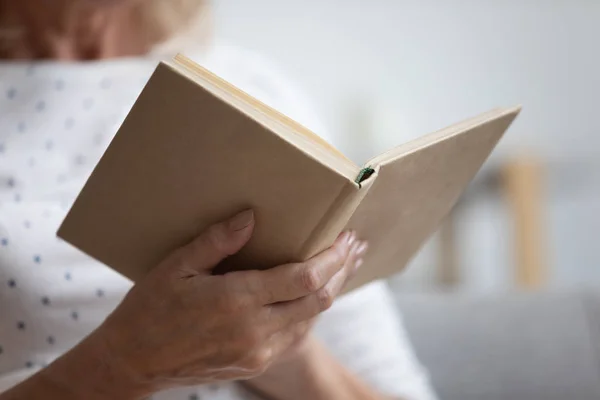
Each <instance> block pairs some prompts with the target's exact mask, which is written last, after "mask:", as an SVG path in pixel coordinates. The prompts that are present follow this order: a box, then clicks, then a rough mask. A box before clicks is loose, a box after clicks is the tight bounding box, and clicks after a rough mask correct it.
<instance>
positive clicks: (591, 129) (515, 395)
mask: <svg viewBox="0 0 600 400" xmlns="http://www.w3.org/2000/svg"><path fill="white" fill-rule="evenodd" d="M215 11H216V32H217V38H218V39H222V40H226V41H228V42H231V43H233V44H237V45H240V46H243V47H247V48H250V49H254V50H256V51H257V52H259V53H262V54H263V55H265V56H266V57H268V58H270V59H271V60H272V61H274V62H275V63H276V64H278V65H279V66H280V67H281V68H282V69H283V70H284V71H285V72H286V73H287V74H288V75H289V76H290V77H291V78H292V79H294V80H295V81H296V82H297V83H299V84H300V85H301V86H302V88H303V89H304V90H305V91H306V92H307V93H308V94H309V95H310V97H312V99H313V100H314V101H315V104H316V107H317V110H318V111H319V112H320V115H321V117H322V118H323V120H324V122H325V124H326V126H327V128H328V129H330V130H331V132H333V133H334V136H336V137H338V138H340V140H339V141H338V143H339V147H340V148H341V150H343V151H344V152H345V153H346V154H347V155H349V156H351V157H352V158H353V159H354V160H356V161H357V162H359V163H362V162H364V161H366V160H368V159H369V158H370V157H371V156H373V155H376V154H378V153H379V152H381V151H383V150H386V149H388V148H390V147H392V146H395V145H398V144H401V143H403V142H405V141H408V140H410V139H413V138H415V137H417V136H420V135H422V134H424V133H428V132H430V131H434V130H437V129H441V128H444V127H446V126H447V125H450V124H452V123H455V122H458V121H461V120H463V119H465V118H467V117H470V116H473V115H476V114H478V113H480V112H483V111H486V110H488V109H490V108H493V107H496V106H510V105H515V104H522V105H523V111H522V113H521V115H520V116H519V118H518V119H517V120H516V122H515V123H514V124H513V126H512V127H511V129H510V130H509V131H508V133H507V135H506V136H505V138H504V139H503V140H502V141H501V144H500V145H499V147H498V148H497V150H496V151H495V153H494V154H493V156H492V157H491V159H490V160H489V161H488V162H487V163H486V165H485V166H484V168H483V169H482V171H481V173H479V175H478V176H477V177H476V179H475V180H474V182H473V183H472V184H471V185H470V187H469V188H468V190H467V192H466V193H465V195H464V196H463V197H462V199H461V200H460V202H459V204H458V205H457V207H456V208H455V210H454V212H453V213H452V214H451V215H450V216H449V217H448V218H447V219H446V221H445V222H444V224H443V226H442V227H441V228H440V230H439V232H438V233H437V234H436V235H435V236H434V237H433V238H432V239H431V240H430V241H429V242H428V243H427V244H426V246H425V247H424V248H423V250H422V251H421V252H420V253H419V254H418V255H417V257H416V258H415V259H414V261H413V262H412V264H411V265H410V266H409V267H408V269H407V270H406V271H405V272H403V273H401V274H399V275H398V276H396V277H394V278H393V279H391V281H390V285H391V286H392V288H393V289H394V293H395V296H396V299H397V302H398V305H399V309H400V310H401V312H402V315H403V318H404V323H405V325H406V329H407V331H408V333H409V336H410V339H411V341H412V343H413V344H414V346H415V351H416V353H417V355H418V357H419V359H420V360H421V362H422V363H423V365H424V366H425V368H426V369H427V370H428V372H429V375H430V377H431V381H432V384H433V386H434V388H435V389H436V391H437V393H438V395H439V396H440V398H441V399H456V400H459V399H460V400H469V399H472V400H482V399H483V400H492V399H498V400H500V399H527V400H533V399H539V400H542V399H543V400H551V399H556V400H564V399H578V400H580V399H590V400H592V399H599V398H600V296H599V295H598V292H597V288H598V287H600V268H599V267H600V245H599V244H598V239H599V238H600V234H599V232H600V135H599V134H600V129H599V128H600V122H599V118H598V113H599V111H598V108H599V106H600V101H599V100H598V99H597V96H598V93H600V74H599V71H600V53H599V50H598V49H599V48H600V46H599V44H598V40H599V38H600V2H599V1H595V0H562V1H561V0H495V1H492V0H452V1H441V0H439V1H432V0H418V1H417V0H411V1H408V0H369V1H361V0H328V1H323V0H322V1H317V0H304V1H277V0H252V1H243V2H242V1H236V0H217V1H215Z"/></svg>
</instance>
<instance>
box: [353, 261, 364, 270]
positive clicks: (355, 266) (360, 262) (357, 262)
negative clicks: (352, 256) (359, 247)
mask: <svg viewBox="0 0 600 400" xmlns="http://www.w3.org/2000/svg"><path fill="white" fill-rule="evenodd" d="M363 262H364V261H363V259H362V258H359V259H358V260H356V262H355V263H354V270H355V271H356V270H357V269H359V268H360V266H361V265H363Z"/></svg>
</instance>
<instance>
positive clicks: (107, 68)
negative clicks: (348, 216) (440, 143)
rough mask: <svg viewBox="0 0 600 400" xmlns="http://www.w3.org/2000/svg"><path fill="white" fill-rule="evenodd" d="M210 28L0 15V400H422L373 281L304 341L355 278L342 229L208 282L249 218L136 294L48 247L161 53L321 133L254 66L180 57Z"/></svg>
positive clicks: (221, 54) (71, 4)
mask: <svg viewBox="0 0 600 400" xmlns="http://www.w3.org/2000/svg"><path fill="white" fill-rule="evenodd" d="M207 16H208V14H207V9H206V7H205V6H204V5H203V4H202V2H201V1H198V0H193V1H192V0H143V1H142V0H113V1H102V2H100V1H92V0H53V1H44V0H19V1H18V2H17V1H14V0H0V55H1V56H2V58H3V59H4V61H3V62H2V63H1V64H0V96H1V98H0V113H1V114H0V115H1V118H0V135H1V136H0V283H1V285H0V296H1V297H0V298H1V299H2V306H1V309H0V393H2V392H3V393H2V394H0V399H1V400H9V399H11V400H12V399H38V398H40V399H41V398H43V399H138V398H144V397H148V396H152V398H153V399H173V400H174V399H201V398H205V399H206V398H210V399H230V400H234V399H247V398H248V399H249V398H255V397H253V396H260V398H272V399H277V400H296V399H356V400H359V399H383V398H389V397H393V398H403V399H407V400H410V399H415V400H418V399H430V398H433V395H432V394H431V392H430V390H429V389H428V387H427V382H426V379H425V377H424V374H423V372H422V371H420V369H419V368H418V366H417V363H416V361H415V360H414V357H413V355H412V353H411V351H410V349H409V347H408V346H407V341H406V337H405V336H403V333H402V331H401V329H400V325H399V323H398V322H399V321H397V320H396V319H395V318H397V317H396V314H395V310H394V307H393V304H392V301H391V298H390V296H389V293H388V292H387V289H386V287H385V285H384V284H383V283H381V282H378V283H374V284H371V285H369V286H367V287H365V288H363V289H360V290H357V291H355V292H353V293H352V294H350V295H347V296H344V297H343V298H341V299H340V301H339V302H338V303H336V304H335V305H334V306H333V307H332V308H331V309H330V310H328V311H327V313H325V315H324V316H323V318H322V319H320V320H319V321H318V322H317V323H316V326H315V327H314V332H313V333H311V328H312V327H313V325H314V320H315V317H316V316H317V315H318V314H319V313H320V312H321V311H323V310H325V309H327V308H328V307H329V306H330V305H331V301H332V300H333V298H334V297H335V296H336V295H337V294H338V293H339V292H340V290H341V289H342V287H343V285H344V284H345V282H346V280H347V279H349V278H350V277H351V275H352V274H353V272H354V271H355V269H356V268H358V267H360V264H361V257H362V255H363V254H364V252H365V251H366V244H365V243H363V242H361V241H360V240H359V239H358V238H356V237H355V236H354V234H353V233H351V232H346V233H344V234H342V235H341V236H340V237H339V238H338V240H337V241H336V243H335V244H334V245H333V246H332V247H331V248H330V249H327V250H326V251H324V252H323V253H321V254H319V255H317V256H316V257H314V258H313V259H311V260H309V261H307V262H306V263H299V264H290V265H281V266H274V268H273V269H270V270H268V271H250V272H239V273H233V274H228V275H226V276H211V275H210V270H211V268H212V267H214V266H215V265H216V264H217V263H218V262H219V260H221V259H222V258H223V257H226V256H227V255H230V254H233V253H235V252H236V251H237V250H239V249H240V248H241V247H242V246H243V245H244V244H245V243H246V241H247V240H248V239H249V238H250V237H251V235H252V230H253V228H254V218H253V213H252V211H251V210H246V211H243V212H241V213H240V214H238V215H236V216H233V217H232V218H231V219H230V220H228V221H224V222H222V223H219V224H216V225H214V226H213V227H211V228H209V229H208V230H207V231H205V232H203V233H202V234H201V235H200V236H199V237H198V238H197V239H195V240H194V241H193V242H192V243H190V244H189V245H187V246H184V247H183V248H181V249H177V250H175V251H174V252H173V253H172V254H171V255H170V256H169V257H167V258H166V259H165V260H164V261H163V262H162V263H161V264H160V265H158V266H157V267H156V268H155V269H154V270H153V271H152V272H151V273H150V274H149V275H148V277H147V278H146V279H144V280H142V281H141V282H140V283H138V284H136V285H135V286H134V287H133V288H130V283H129V282H128V281H126V280H125V279H124V278H122V277H121V276H119V275H117V274H116V273H114V272H112V271H110V270H109V269H108V268H105V267H103V266H102V265H99V264H98V263H96V262H94V261H93V260H91V259H89V258H88V257H86V256H85V255H82V254H80V253H79V252H77V251H75V250H73V249H72V248H69V247H68V246H67V245H66V244H64V243H61V242H60V241H57V240H56V239H55V238H54V233H55V231H56V228H57V226H58V224H59V223H60V221H61V220H62V218H63V217H64V214H65V212H66V209H68V207H69V206H70V204H71V203H72V201H73V200H74V197H75V195H76V194H77V193H78V191H79V189H80V188H81V187H82V186H83V183H84V182H85V179H86V177H87V176H88V175H89V173H90V172H91V168H92V167H93V166H94V165H95V163H96V161H97V160H98V159H99V157H100V155H101V154H102V152H103V150H104V149H105V148H106V146H107V145H108V142H109V141H110V139H111V137H110V135H111V133H112V132H114V131H115V130H116V126H117V125H118V124H119V123H120V121H121V120H122V118H123V117H124V114H125V113H126V112H127V111H128V109H129V107H130V106H131V104H132V103H133V101H134V100H135V96H136V95H137V94H138V93H139V91H140V89H141V87H142V86H143V84H144V82H145V81H146V80H147V78H148V76H149V74H150V73H151V72H152V70H153V69H154V67H155V65H156V60H157V59H158V58H164V57H168V56H169V55H170V54H171V53H172V51H173V50H174V49H177V50H182V51H184V52H185V53H187V54H189V55H190V56H192V57H193V58H195V59H196V60H198V61H199V62H201V63H202V64H203V65H205V66H207V67H208V68H210V69H212V70H214V71H215V72H216V73H217V74H219V75H220V76H223V77H224V78H225V79H227V80H229V81H231V82H232V83H234V84H235V85H237V86H239V87H241V88H242V89H244V90H246V91H248V92H250V93H251V94H252V95H254V96H255V97H257V98H259V99H261V100H263V101H264V102H266V103H268V104H270V105H272V106H274V107H276V108H277V109H279V110H281V111H283V112H284V113H286V114H288V115H290V116H292V117H293V118H295V119H297V120H299V121H300V122H302V123H304V124H306V125H308V126H309V127H311V128H312V129H313V130H315V131H317V132H323V130H322V129H320V127H319V126H318V125H317V124H316V123H315V122H314V121H315V119H314V116H313V115H312V114H311V112H310V109H309V108H308V107H307V106H306V105H305V104H306V102H305V101H304V100H303V99H302V98H301V96H299V95H298V93H297V91H295V90H294V89H293V88H292V87H291V86H290V85H289V84H288V83H287V82H286V81H285V79H283V78H281V77H280V75H279V74H278V73H277V72H275V71H273V70H272V68H270V67H269V66H268V65H266V64H265V63H264V62H262V61H261V60H259V59H257V58H256V57H255V56H253V55H252V54H250V53H247V52H243V51H240V50H237V49H233V48H231V47H226V46H217V45H214V44H213V45H208V44H204V45H203V46H199V45H198V44H195V45H190V43H185V41H184V40H183V38H184V37H187V38H188V39H189V38H192V39H197V38H198V37H200V35H203V36H202V37H207V35H206V32H204V30H205V29H206V27H207V26H209V24H208V20H207V18H206V17H207ZM175 27H177V30H178V32H174V30H175V29H174V28H175ZM14 60H19V61H14ZM64 61H70V62H69V63H65V62H64ZM130 289H131V290H130ZM128 291H129V293H128V294H127V296H125V294H126V293H127V292H128ZM124 296H125V297H124ZM113 310H114V311H113ZM111 311H112V313H111ZM107 316H108V317H107ZM338 360H339V361H338ZM235 382H243V383H242V384H237V383H235Z"/></svg>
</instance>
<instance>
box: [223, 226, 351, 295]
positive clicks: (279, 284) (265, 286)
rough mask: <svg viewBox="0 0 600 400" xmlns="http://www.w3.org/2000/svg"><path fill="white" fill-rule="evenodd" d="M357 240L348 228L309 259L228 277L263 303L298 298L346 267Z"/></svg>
mask: <svg viewBox="0 0 600 400" xmlns="http://www.w3.org/2000/svg"><path fill="white" fill-rule="evenodd" d="M355 241H356V235H355V234H354V233H353V232H344V233H342V234H341V235H340V236H338V238H337V239H336V241H335V242H334V244H333V245H332V246H331V247H330V248H329V249H327V250H325V251H323V252H321V253H319V254H318V255H316V256H315V257H313V258H311V259H309V260H308V261H306V262H303V263H294V264H285V265H281V266H278V267H275V268H271V269H268V270H264V271H238V272H232V273H230V274H228V275H229V276H228V278H229V279H230V282H231V283H232V285H233V286H234V287H235V289H236V291H237V293H240V294H241V295H247V296H249V297H252V298H254V299H255V301H256V302H257V303H258V304H260V305H266V304H272V303H278V302H283V301H289V300H294V299H298V298H300V297H303V296H306V295H308V294H311V293H315V292H316V291H318V290H319V289H321V288H322V287H323V286H325V284H326V283H327V282H328V281H329V280H330V279H331V278H332V277H333V276H334V275H335V274H336V273H337V272H338V271H340V270H341V269H342V268H343V266H344V262H345V260H346V259H347V257H348V254H349V251H350V247H351V246H352V244H353V243H354V242H355Z"/></svg>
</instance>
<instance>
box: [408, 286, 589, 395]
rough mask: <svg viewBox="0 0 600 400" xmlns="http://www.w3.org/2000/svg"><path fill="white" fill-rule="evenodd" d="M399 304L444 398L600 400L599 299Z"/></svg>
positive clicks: (525, 297) (443, 299)
mask: <svg viewBox="0 0 600 400" xmlns="http://www.w3.org/2000/svg"><path fill="white" fill-rule="evenodd" d="M398 303H399V305H400V308H401V309H402V311H403V314H404V318H405V321H406V325H407V329H408V332H409V335H410V336H411V339H412V341H413V344H414V346H415V349H416V352H417V354H418V356H419V357H420V359H421V361H422V362H423V364H424V365H425V366H426V367H427V368H428V369H429V372H430V375H431V379H432V382H433V385H434V387H435V389H436V390H437V392H438V394H439V396H440V398H441V399H446V400H496V399H498V400H500V399H527V400H537V399H539V400H566V399H578V400H579V399H580V400H587V399H589V400H592V399H594V400H598V399H600V368H599V365H600V364H599V359H598V352H599V351H600V337H598V332H600V314H599V313H600V311H599V310H600V308H599V307H600V300H599V299H598V298H597V297H593V296H591V297H590V296H584V295H568V294H511V295H506V296H499V297H467V296H457V295H427V296H421V295H419V296H399V297H398ZM593 324H595V325H593Z"/></svg>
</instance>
